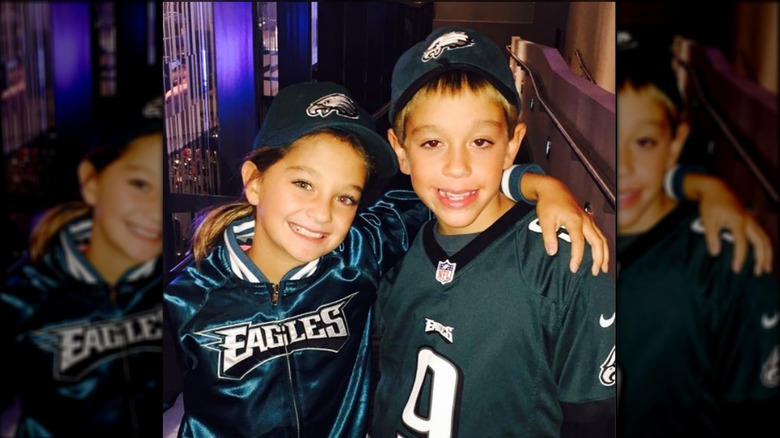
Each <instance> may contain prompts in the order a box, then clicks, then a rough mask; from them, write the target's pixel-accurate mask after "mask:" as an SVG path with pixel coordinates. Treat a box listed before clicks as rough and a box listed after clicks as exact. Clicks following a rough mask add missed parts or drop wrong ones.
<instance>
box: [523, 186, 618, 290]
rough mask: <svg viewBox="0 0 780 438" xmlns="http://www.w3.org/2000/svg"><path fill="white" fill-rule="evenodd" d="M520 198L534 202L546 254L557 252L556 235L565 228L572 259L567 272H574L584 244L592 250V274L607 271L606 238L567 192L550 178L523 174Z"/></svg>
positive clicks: (580, 260)
mask: <svg viewBox="0 0 780 438" xmlns="http://www.w3.org/2000/svg"><path fill="white" fill-rule="evenodd" d="M520 185H521V190H522V192H523V196H525V198H526V199H529V200H532V201H536V214H537V216H538V217H539V226H540V227H541V229H542V238H543V239H544V246H545V249H546V250H547V254H550V255H554V254H556V253H557V252H558V234H557V230H558V229H559V228H560V227H564V228H566V231H567V232H568V234H569V237H571V259H570V261H569V269H570V270H571V272H577V270H578V269H579V267H580V263H581V262H582V257H583V254H584V252H585V242H586V241H587V242H588V243H589V244H590V247H591V254H592V256H593V265H592V266H591V273H592V274H593V275H594V276H596V275H598V274H599V271H602V272H604V273H606V272H607V271H608V270H609V245H608V243H607V239H606V237H604V234H603V233H602V232H601V230H600V229H599V228H598V227H597V226H596V222H595V221H594V220H593V217H592V216H591V215H590V214H588V213H587V212H586V211H585V210H584V209H583V208H582V207H581V206H580V204H579V203H578V202H577V199H575V198H574V195H573V194H572V193H571V192H570V191H569V189H568V188H567V187H566V186H565V185H564V184H563V183H562V182H561V181H559V180H557V179H556V178H553V177H551V176H546V175H539V174H535V173H526V174H525V175H523V178H522V180H521V181H520Z"/></svg>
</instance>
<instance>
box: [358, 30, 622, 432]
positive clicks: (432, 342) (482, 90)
mask: <svg viewBox="0 0 780 438" xmlns="http://www.w3.org/2000/svg"><path fill="white" fill-rule="evenodd" d="M519 110H520V97H519V95H518V94H517V91H516V89H515V87H514V80H513V78H512V73H511V71H510V70H509V67H508V65H507V64H506V62H505V57H504V56H503V54H502V52H501V50H500V49H499V48H498V46H497V45H495V44H494V43H492V42H491V41H490V40H488V39H487V38H486V37H484V36H482V35H480V34H478V33H476V32H474V31H472V30H468V29H463V28H457V27H447V28H442V29H438V30H436V31H434V32H433V33H432V34H431V35H429V37H428V38H427V39H426V40H425V41H423V42H421V43H418V44H417V45H415V46H413V47H412V48H411V49H409V50H408V51H407V52H406V53H404V54H403V55H402V56H401V58H400V59H399V61H398V62H397V63H396V66H395V69H394V71H393V78H392V96H391V107H390V119H391V120H392V121H393V125H392V126H393V127H392V128H391V129H390V130H389V131H388V139H389V140H390V143H391V145H392V146H393V149H394V150H395V152H396V154H397V156H398V160H399V167H400V169H401V171H402V172H404V173H405V174H408V175H410V176H411V182H412V186H413V188H414V190H415V192H416V193H417V195H418V196H419V197H420V199H421V200H422V201H423V203H425V205H426V206H427V207H428V208H429V209H430V210H431V211H432V212H433V213H434V215H435V216H436V218H435V220H431V221H430V222H428V223H427V224H426V225H425V226H424V228H423V230H422V231H421V232H420V233H419V234H418V235H417V237H416V238H415V241H414V243H413V245H412V246H411V248H410V250H409V251H408V252H407V254H406V256H405V257H404V258H403V259H402V261H401V262H400V263H399V264H398V265H397V266H396V267H395V268H393V269H392V270H391V271H389V272H388V274H387V275H386V277H385V278H384V279H383V280H382V283H381V284H380V287H379V290H378V292H377V295H378V300H377V304H376V306H377V307H376V320H375V321H376V324H377V328H378V331H379V334H380V335H381V337H382V338H381V341H380V350H379V351H380V355H379V366H380V374H381V377H380V381H379V384H378V387H377V390H376V396H375V399H374V406H373V421H372V431H371V436H372V437H374V438H376V437H388V436H393V437H395V436H417V434H426V433H427V434H428V435H427V436H430V437H450V436H506V435H513V436H532V437H546V436H560V435H561V433H562V432H564V431H572V432H575V431H576V432H577V433H578V436H590V435H594V436H596V435H598V436H609V435H612V434H613V433H614V413H615V366H614V353H615V349H614V342H615V327H614V324H613V322H614V316H615V314H614V311H615V302H614V299H615V292H614V284H613V282H612V280H611V279H610V277H608V276H607V275H605V274H603V273H602V274H600V275H598V276H592V275H590V273H589V272H587V271H586V270H583V269H580V270H578V272H577V273H576V274H574V275H572V274H571V273H570V272H569V269H568V267H567V265H566V257H553V258H551V257H548V256H546V255H545V252H544V250H543V249H542V245H541V244H540V240H539V239H541V234H540V229H539V225H538V220H537V219H536V215H535V214H534V213H533V212H530V213H529V209H528V208H527V207H526V206H525V205H523V204H515V203H514V201H512V200H511V199H509V198H507V197H505V196H504V195H502V194H500V193H499V184H500V179H501V173H502V170H503V169H506V168H508V167H509V166H511V165H512V162H513V160H514V158H515V155H516V153H517V151H518V149H519V147H520V143H521V141H522V138H523V135H524V133H525V126H524V125H523V124H522V123H518V122H517V121H518V117H517V116H518V112H519ZM562 238H563V239H565V237H563V235H562ZM518 248H524V250H518ZM559 248H560V249H559V250H560V251H561V254H560V255H564V254H565V253H568V251H570V249H571V248H570V247H569V246H568V245H567V244H561V245H560V247H559ZM586 253H587V251H586ZM586 256H587V254H586ZM585 264H587V263H585Z"/></svg>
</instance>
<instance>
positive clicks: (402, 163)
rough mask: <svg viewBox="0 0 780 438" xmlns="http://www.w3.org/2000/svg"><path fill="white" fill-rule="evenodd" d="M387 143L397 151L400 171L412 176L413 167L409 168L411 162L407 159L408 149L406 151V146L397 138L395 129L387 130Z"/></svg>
mask: <svg viewBox="0 0 780 438" xmlns="http://www.w3.org/2000/svg"><path fill="white" fill-rule="evenodd" d="M387 141H389V142H390V146H392V147H393V151H395V156H396V157H398V169H399V170H400V171H401V172H403V173H405V174H406V175H409V174H411V173H412V171H411V166H409V160H408V159H407V158H406V149H404V145H402V144H401V142H400V141H399V140H398V137H396V135H395V131H393V128H390V129H388V130H387Z"/></svg>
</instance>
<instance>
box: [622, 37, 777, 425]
mask: <svg viewBox="0 0 780 438" xmlns="http://www.w3.org/2000/svg"><path fill="white" fill-rule="evenodd" d="M656 55H658V54H657V53H652V52H650V51H646V50H640V49H631V50H625V51H620V52H618V60H617V66H618V68H617V72H618V81H617V84H618V189H619V190H618V194H619V196H618V198H619V200H620V201H619V205H618V211H619V214H618V223H617V231H618V242H617V247H618V281H617V283H618V291H619V294H620V300H619V301H618V304H619V305H618V313H620V315H621V319H620V320H618V322H617V324H619V328H618V330H619V333H620V336H619V337H618V342H619V345H618V348H617V351H618V367H619V369H620V376H621V377H620V389H619V395H618V396H619V402H620V407H619V411H620V418H619V419H618V435H619V436H631V437H675V436H743V435H751V433H750V432H749V430H750V429H751V428H756V430H771V429H770V428H773V427H775V426H774V424H773V421H772V420H773V419H774V418H773V416H770V414H769V413H770V412H772V413H773V414H774V415H776V413H777V412H778V405H777V403H778V397H779V394H778V393H779V391H778V359H779V357H780V352H779V350H778V326H777V319H778V297H777V283H776V281H775V280H774V279H773V278H772V277H771V276H769V275H760V276H754V275H751V273H750V272H749V268H745V269H742V270H741V271H740V272H739V273H736V274H735V273H733V272H731V269H730V266H729V264H730V263H729V261H730V260H731V255H732V253H733V252H734V247H733V245H731V244H729V243H723V244H722V245H723V249H722V254H721V255H720V256H719V257H711V256H709V255H708V254H707V249H706V247H705V241H704V239H702V234H703V230H702V226H701V221H700V219H699V217H698V215H697V214H696V212H695V211H694V210H693V209H692V208H691V207H690V206H689V205H686V204H678V203H677V202H676V201H675V200H674V199H672V198H671V197H669V196H668V195H666V194H665V193H664V190H663V188H662V185H663V175H664V172H665V171H666V169H668V168H670V167H671V166H673V164H674V163H675V161H676V160H677V158H678V156H679V154H680V152H681V151H682V148H683V145H684V143H685V139H686V137H687V135H688V132H689V129H690V128H689V125H688V123H687V120H686V114H685V111H684V109H683V108H684V106H683V103H682V99H681V97H680V95H679V93H678V91H677V88H676V83H675V80H674V77H673V75H672V71H671V69H670V68H669V62H668V57H662V58H661V60H660V61H659V58H657V57H656ZM747 265H748V266H749V265H750V260H748V263H747ZM770 423H771V424H770ZM729 427H734V429H733V430H731V429H729Z"/></svg>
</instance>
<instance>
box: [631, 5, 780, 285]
mask: <svg viewBox="0 0 780 438" xmlns="http://www.w3.org/2000/svg"><path fill="white" fill-rule="evenodd" d="M777 20H778V2H776V1H771V2H726V3H721V4H718V6H717V7H707V11H706V14H705V13H703V12H702V9H701V8H700V7H699V6H694V5H691V4H688V3H685V2H675V3H660V4H648V3H643V2H619V3H618V7H617V18H616V22H617V26H618V29H619V30H628V31H629V32H630V33H631V34H633V35H634V37H635V38H636V39H637V40H638V41H640V42H641V44H645V45H650V46H655V47H657V48H664V49H668V50H670V51H671V52H672V53H673V54H674V57H675V58H676V60H677V62H676V63H675V64H674V68H675V71H676V72H677V76H678V81H679V87H680V89H681V90H682V92H683V95H684V96H685V97H686V98H687V99H689V100H690V103H691V117H692V119H691V122H692V127H693V130H692V132H691V135H690V136H689V138H688V142H687V144H686V145H685V149H684V152H683V155H682V157H681V158H680V162H681V163H683V164H698V165H701V166H703V167H704V168H705V169H706V170H707V171H708V172H710V173H712V174H714V175H717V176H719V177H720V178H722V179H723V180H724V181H725V182H726V183H727V184H728V185H729V186H730V187H732V188H733V190H734V191H735V192H736V193H737V194H738V195H739V197H740V199H741V200H742V202H743V203H744V204H745V206H746V207H748V208H749V209H750V210H752V211H753V212H754V213H755V215H756V217H757V219H758V221H759V222H760V224H761V226H762V227H764V229H765V230H766V231H767V233H768V234H769V236H770V238H771V240H772V242H773V243H774V245H773V253H774V268H773V273H774V274H775V275H778V274H779V273H780V257H778V251H779V250H780V244H779V243H778V242H780V232H779V230H778V207H780V197H779V196H778V189H780V167H778V165H779V164H780V146H779V145H778V140H777V135H778V130H777V120H778V118H777V104H778V100H777V86H778V69H777V58H778V33H777Z"/></svg>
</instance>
